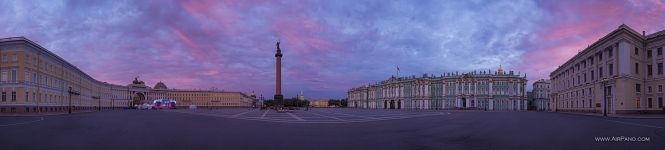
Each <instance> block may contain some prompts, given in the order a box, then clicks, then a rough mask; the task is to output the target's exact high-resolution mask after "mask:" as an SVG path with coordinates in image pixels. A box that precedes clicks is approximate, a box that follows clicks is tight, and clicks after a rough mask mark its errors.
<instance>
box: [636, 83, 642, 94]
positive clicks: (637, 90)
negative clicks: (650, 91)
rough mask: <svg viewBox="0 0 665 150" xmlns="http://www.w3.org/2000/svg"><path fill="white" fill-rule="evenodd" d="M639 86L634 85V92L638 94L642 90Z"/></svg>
mask: <svg viewBox="0 0 665 150" xmlns="http://www.w3.org/2000/svg"><path fill="white" fill-rule="evenodd" d="M640 86H641V85H640V84H635V92H640V91H642V90H641V89H640Z"/></svg>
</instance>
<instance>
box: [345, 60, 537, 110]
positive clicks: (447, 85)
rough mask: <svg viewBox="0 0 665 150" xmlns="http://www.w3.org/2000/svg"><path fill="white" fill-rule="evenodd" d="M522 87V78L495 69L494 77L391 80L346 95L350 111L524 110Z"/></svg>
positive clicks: (469, 75)
mask: <svg viewBox="0 0 665 150" xmlns="http://www.w3.org/2000/svg"><path fill="white" fill-rule="evenodd" d="M526 83H527V79H526V75H524V76H521V75H520V74H514V73H513V72H512V71H510V72H509V73H504V71H503V69H502V68H499V70H498V71H497V72H494V73H491V72H490V71H478V72H476V71H474V72H469V73H463V74H459V73H448V74H445V75H441V76H439V77H437V76H432V75H427V74H425V75H423V76H422V77H419V78H417V77H415V76H411V77H391V78H389V79H388V80H384V81H380V82H378V83H376V84H370V85H366V86H362V87H356V88H351V89H350V90H349V91H348V92H347V94H348V100H349V107H354V108H374V109H481V110H526V108H527V101H526Z"/></svg>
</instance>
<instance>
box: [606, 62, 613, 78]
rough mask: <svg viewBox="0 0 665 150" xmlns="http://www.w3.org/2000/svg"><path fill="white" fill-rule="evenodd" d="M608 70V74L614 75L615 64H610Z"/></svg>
mask: <svg viewBox="0 0 665 150" xmlns="http://www.w3.org/2000/svg"><path fill="white" fill-rule="evenodd" d="M607 70H609V74H608V75H610V76H612V75H614V65H612V64H609V67H608V68H607Z"/></svg>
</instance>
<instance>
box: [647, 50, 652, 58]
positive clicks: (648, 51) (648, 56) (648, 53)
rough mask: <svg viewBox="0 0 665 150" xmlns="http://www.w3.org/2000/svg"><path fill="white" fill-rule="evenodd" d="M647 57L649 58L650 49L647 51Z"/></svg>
mask: <svg viewBox="0 0 665 150" xmlns="http://www.w3.org/2000/svg"><path fill="white" fill-rule="evenodd" d="M647 58H651V50H648V51H647Z"/></svg>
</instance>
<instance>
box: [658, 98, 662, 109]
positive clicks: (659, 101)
mask: <svg viewBox="0 0 665 150" xmlns="http://www.w3.org/2000/svg"><path fill="white" fill-rule="evenodd" d="M658 108H663V98H662V97H659V98H658Z"/></svg>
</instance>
